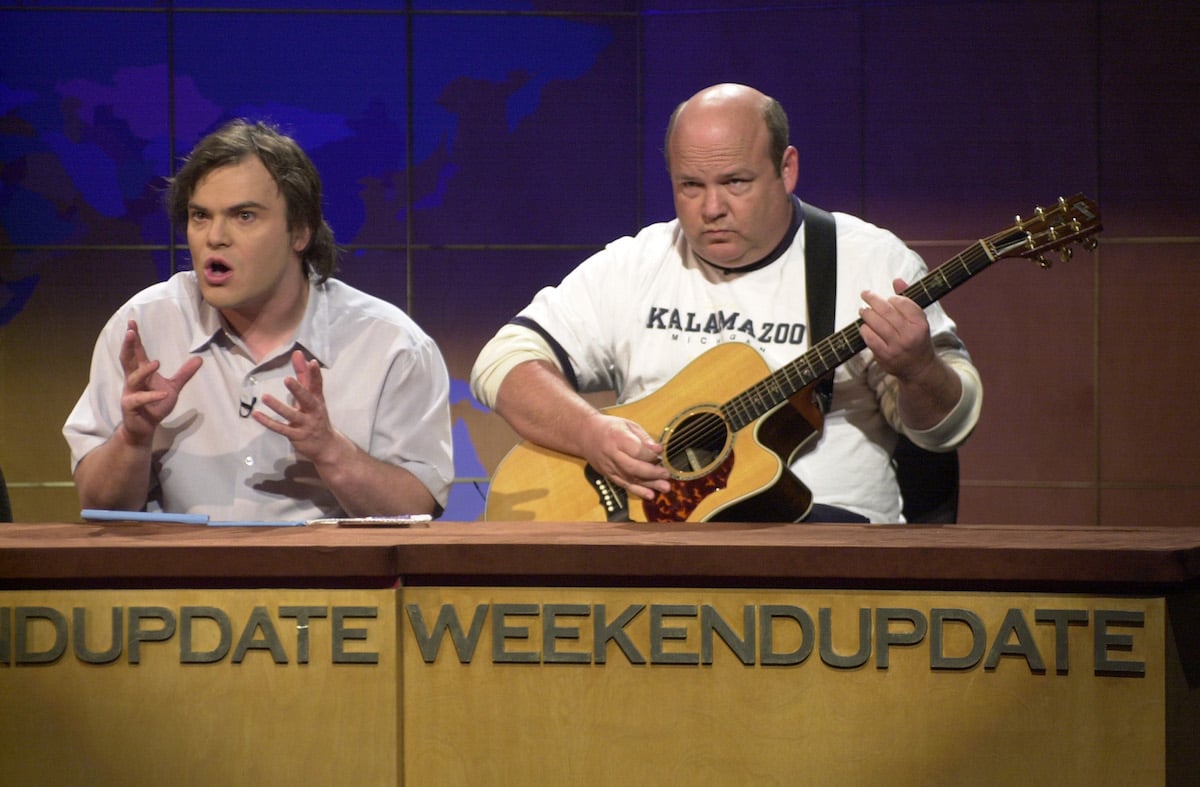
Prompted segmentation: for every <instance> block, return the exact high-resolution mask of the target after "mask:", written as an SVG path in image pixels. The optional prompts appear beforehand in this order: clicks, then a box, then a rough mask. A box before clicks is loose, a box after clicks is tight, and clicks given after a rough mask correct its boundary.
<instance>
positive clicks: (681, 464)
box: [663, 410, 729, 478]
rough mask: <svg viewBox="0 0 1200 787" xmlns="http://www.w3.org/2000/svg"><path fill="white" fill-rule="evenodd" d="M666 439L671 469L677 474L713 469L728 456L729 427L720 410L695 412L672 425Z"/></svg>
mask: <svg viewBox="0 0 1200 787" xmlns="http://www.w3.org/2000/svg"><path fill="white" fill-rule="evenodd" d="M663 442H664V454H665V455H666V462H667V468H668V469H669V470H670V471H671V473H672V474H673V475H674V476H675V477H676V478H695V477H697V476H700V475H705V474H706V473H708V472H711V471H712V469H713V468H714V467H715V466H716V465H718V464H720V462H721V460H722V459H724V458H725V455H726V453H727V452H728V447H729V427H728V425H727V424H726V423H725V419H724V417H722V416H721V414H720V412H713V411H711V410H704V411H700V412H693V413H690V414H686V415H684V416H683V417H682V418H680V419H679V420H678V421H677V422H676V423H675V424H673V425H672V426H670V427H668V430H667V433H666V437H665V439H664V441H663Z"/></svg>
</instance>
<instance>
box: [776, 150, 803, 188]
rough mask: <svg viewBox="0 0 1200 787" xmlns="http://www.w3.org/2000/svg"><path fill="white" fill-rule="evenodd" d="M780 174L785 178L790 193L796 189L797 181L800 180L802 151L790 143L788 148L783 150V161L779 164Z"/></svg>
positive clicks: (784, 182) (784, 181)
mask: <svg viewBox="0 0 1200 787" xmlns="http://www.w3.org/2000/svg"><path fill="white" fill-rule="evenodd" d="M779 175H780V177H782V178H783V185H784V187H786V188H787V190H788V192H789V193H790V192H792V191H794V190H795V189H796V183H797V182H798V181H799V180H800V153H799V152H798V151H797V150H796V148H794V147H792V146H791V145H788V147H787V150H785V151H783V161H781V162H780V164H779Z"/></svg>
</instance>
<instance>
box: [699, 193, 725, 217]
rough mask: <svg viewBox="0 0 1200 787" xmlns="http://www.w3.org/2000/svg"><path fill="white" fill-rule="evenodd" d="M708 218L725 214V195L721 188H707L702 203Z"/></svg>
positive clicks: (701, 205)
mask: <svg viewBox="0 0 1200 787" xmlns="http://www.w3.org/2000/svg"><path fill="white" fill-rule="evenodd" d="M700 208H701V210H703V211H704V217H705V218H706V219H715V218H717V217H719V216H723V215H724V214H725V197H724V196H723V195H722V194H721V190H720V189H705V191H704V200H703V201H702V202H701V204H700Z"/></svg>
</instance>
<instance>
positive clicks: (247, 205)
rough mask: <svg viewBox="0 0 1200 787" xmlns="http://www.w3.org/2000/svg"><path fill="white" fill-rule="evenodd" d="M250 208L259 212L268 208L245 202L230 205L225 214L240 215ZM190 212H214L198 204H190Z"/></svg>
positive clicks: (252, 202) (251, 201)
mask: <svg viewBox="0 0 1200 787" xmlns="http://www.w3.org/2000/svg"><path fill="white" fill-rule="evenodd" d="M250 208H255V209H258V210H266V209H267V206H266V205H263V204H262V203H261V202H255V201H254V200H246V201H245V202H239V203H237V204H236V205H230V206H229V207H228V208H225V212H226V213H240V212H241V211H243V210H247V209H250ZM188 210H202V211H204V212H205V213H211V212H212V210H211V209H210V208H208V207H207V206H204V205H201V204H200V203H198V202H189V203H188Z"/></svg>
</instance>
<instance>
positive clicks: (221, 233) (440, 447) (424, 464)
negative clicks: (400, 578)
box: [63, 121, 454, 521]
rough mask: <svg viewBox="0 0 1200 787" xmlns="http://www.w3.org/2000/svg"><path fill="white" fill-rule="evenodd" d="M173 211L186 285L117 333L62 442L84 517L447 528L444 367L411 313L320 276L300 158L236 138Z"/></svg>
mask: <svg viewBox="0 0 1200 787" xmlns="http://www.w3.org/2000/svg"><path fill="white" fill-rule="evenodd" d="M169 206H170V210H171V212H172V216H173V218H174V219H175V220H176V222H177V223H179V224H183V225H185V226H186V228H187V239H188V248H189V251H190V253H191V258H192V267H193V270H191V271H187V272H183V273H178V274H176V275H174V276H173V277H171V279H170V280H168V281H166V282H162V283H159V284H156V285H153V286H151V287H149V288H147V289H146V290H143V291H142V292H140V293H138V294H137V295H135V296H134V297H133V298H132V299H131V300H130V301H129V302H128V303H126V304H125V305H124V306H122V307H121V309H119V310H118V312H117V313H116V314H115V315H114V316H113V317H112V318H111V319H110V320H109V322H108V324H107V325H106V326H105V328H104V330H103V332H102V333H101V335H100V338H99V340H98V341H97V343H96V348H95V352H94V355H93V359H92V371H91V378H90V382H89V384H88V386H87V389H86V390H85V391H84V393H83V396H82V397H81V398H80V400H79V402H78V404H77V405H76V407H75V409H74V411H72V413H71V415H70V416H69V418H68V420H67V422H66V425H65V426H64V428H63V433H64V435H65V436H66V438H67V442H68V443H69V444H70V447H71V456H72V464H73V467H74V478H75V484H76V488H77V490H78V492H79V498H80V502H81V504H82V505H83V507H84V508H104V509H125V510H141V509H143V508H149V509H150V510H163V511H167V512H171V513H203V514H208V515H209V516H210V517H211V518H213V519H218V520H269V521H275V520H287V521H291V520H307V519H314V518H319V517H328V516H344V515H352V516H369V515H395V514H416V513H438V512H440V511H441V510H442V509H443V508H444V506H445V504H446V500H447V495H448V493H449V486H450V483H451V481H452V479H453V473H454V468H453V462H452V459H451V436H450V414H449V401H448V393H449V377H448V374H447V371H446V366H445V363H444V361H443V359H442V356H441V353H440V352H439V350H438V348H437V346H436V345H435V344H434V343H433V341H432V340H431V339H430V338H429V337H428V336H427V335H426V334H425V333H424V332H423V331H422V330H421V329H420V328H419V327H418V326H417V324H416V323H415V322H413V320H412V319H411V318H409V317H408V316H407V315H406V314H404V313H403V312H402V311H401V310H400V309H398V308H397V307H395V306H393V305H391V304H388V303H385V302H384V301H382V300H379V299H377V298H374V297H372V296H369V295H367V294H365V293H363V292H360V291H358V290H356V289H354V288H352V287H349V286H348V285H346V284H344V283H342V282H339V281H337V280H336V279H331V278H329V276H330V275H331V274H332V273H333V271H334V269H335V267H336V263H337V253H338V250H337V247H336V245H335V243H334V238H333V232H332V230H331V229H330V227H329V225H328V224H327V223H326V222H325V220H324V219H323V218H322V213H321V179H320V176H319V174H318V173H317V170H316V168H315V167H314V166H313V164H312V162H311V160H310V159H309V157H308V156H307V155H306V154H305V153H304V151H303V150H302V149H301V148H300V146H299V145H298V144H297V143H296V142H295V141H294V140H293V139H291V138H290V137H287V136H285V135H283V134H281V133H280V132H279V131H278V130H277V129H275V128H274V127H271V126H268V125H266V124H263V123H256V124H252V123H248V122H245V121H234V122H232V123H230V124H227V125H226V126H224V127H222V128H221V129H219V130H218V131H216V132H214V133H213V134H210V135H209V136H207V137H206V138H205V139H204V140H202V141H201V142H200V144H199V145H197V147H196V149H195V150H194V151H193V152H192V154H191V155H190V156H189V157H188V160H187V161H186V162H185V164H184V166H183V167H182V169H181V170H180V171H179V173H178V175H177V176H176V177H175V178H174V179H173V180H172V181H171V190H170V194H169ZM168 375H169V376H168Z"/></svg>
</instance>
